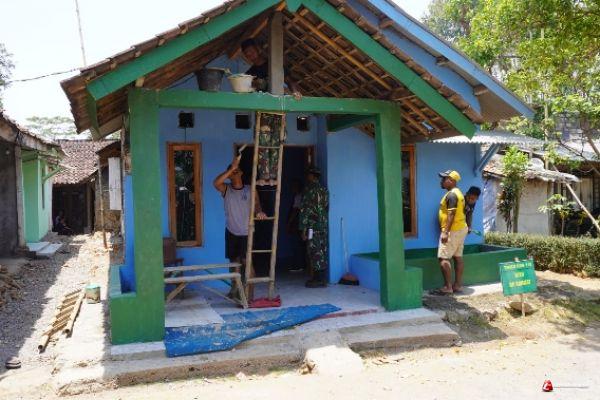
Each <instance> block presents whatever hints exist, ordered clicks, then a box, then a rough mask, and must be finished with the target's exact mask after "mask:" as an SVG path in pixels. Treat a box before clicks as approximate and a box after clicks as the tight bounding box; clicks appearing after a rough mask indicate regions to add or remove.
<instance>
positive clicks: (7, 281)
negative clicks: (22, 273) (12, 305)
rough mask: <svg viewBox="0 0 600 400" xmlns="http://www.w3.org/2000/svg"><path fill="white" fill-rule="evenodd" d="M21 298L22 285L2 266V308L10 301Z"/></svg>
mask: <svg viewBox="0 0 600 400" xmlns="http://www.w3.org/2000/svg"><path fill="white" fill-rule="evenodd" d="M20 298H21V285H20V284H19V283H18V282H17V281H16V279H15V278H14V277H13V275H12V274H10V273H9V272H8V270H7V269H6V267H3V266H2V265H0V307H2V306H3V305H4V304H6V303H8V302H9V301H10V300H16V299H20Z"/></svg>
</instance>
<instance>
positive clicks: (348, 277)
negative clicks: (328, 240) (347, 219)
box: [338, 217, 358, 286]
mask: <svg viewBox="0 0 600 400" xmlns="http://www.w3.org/2000/svg"><path fill="white" fill-rule="evenodd" d="M340 229H341V231H342V246H343V247H344V269H345V271H346V272H345V273H344V275H342V277H341V278H340V281H339V282H338V283H339V284H340V285H350V286H358V278H357V277H356V275H354V274H351V273H350V267H349V265H348V247H347V246H346V234H345V231H344V218H343V217H342V218H341V220H340Z"/></svg>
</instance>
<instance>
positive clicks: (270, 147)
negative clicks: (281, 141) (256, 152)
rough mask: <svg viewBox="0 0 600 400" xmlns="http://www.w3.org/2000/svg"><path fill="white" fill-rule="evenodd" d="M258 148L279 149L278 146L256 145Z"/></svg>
mask: <svg viewBox="0 0 600 400" xmlns="http://www.w3.org/2000/svg"><path fill="white" fill-rule="evenodd" d="M258 148H259V149H279V146H258Z"/></svg>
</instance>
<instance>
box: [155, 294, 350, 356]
mask: <svg viewBox="0 0 600 400" xmlns="http://www.w3.org/2000/svg"><path fill="white" fill-rule="evenodd" d="M339 310H340V309H339V308H338V307H336V306H334V305H332V304H318V305H312V306H300V307H288V308H280V309H276V310H263V311H245V312H241V313H235V314H225V315H221V317H222V318H223V321H224V323H222V324H210V325H198V326H184V327H178V328H166V332H165V347H166V349H167V356H168V357H178V356H188V355H192V354H198V353H209V352H212V351H221V350H229V349H231V348H233V347H234V346H236V345H238V344H239V343H241V342H243V341H245V340H250V339H254V338H256V337H259V336H262V335H266V334H269V333H271V332H275V331H278V330H281V329H286V328H290V327H292V326H295V325H298V324H302V323H304V322H308V321H311V320H313V319H315V318H318V317H320V316H322V315H325V314H329V313H332V312H335V311H339Z"/></svg>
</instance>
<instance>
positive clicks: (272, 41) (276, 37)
mask: <svg viewBox="0 0 600 400" xmlns="http://www.w3.org/2000/svg"><path fill="white" fill-rule="evenodd" d="M284 83H285V82H284V74H283V14H282V13H281V12H276V13H275V14H273V16H272V17H271V20H270V26H269V92H270V93H272V94H275V95H282V94H283V93H284V91H283V85H284Z"/></svg>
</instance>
